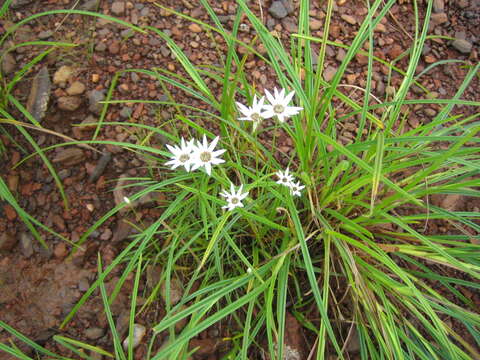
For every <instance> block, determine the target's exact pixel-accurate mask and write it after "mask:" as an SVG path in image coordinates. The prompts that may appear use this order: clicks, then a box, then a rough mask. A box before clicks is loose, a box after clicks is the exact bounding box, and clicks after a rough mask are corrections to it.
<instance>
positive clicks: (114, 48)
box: [108, 40, 120, 55]
mask: <svg viewBox="0 0 480 360" xmlns="http://www.w3.org/2000/svg"><path fill="white" fill-rule="evenodd" d="M108 51H109V52H110V54H112V55H117V54H118V53H119V52H120V42H119V41H116V40H115V41H112V42H111V43H110V45H109V46H108Z"/></svg>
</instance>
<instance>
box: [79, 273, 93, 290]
mask: <svg viewBox="0 0 480 360" xmlns="http://www.w3.org/2000/svg"><path fill="white" fill-rule="evenodd" d="M89 288H90V283H89V282H88V279H87V278H86V277H84V278H81V279H80V281H79V282H78V290H80V291H83V292H85V291H87V290H88V289H89Z"/></svg>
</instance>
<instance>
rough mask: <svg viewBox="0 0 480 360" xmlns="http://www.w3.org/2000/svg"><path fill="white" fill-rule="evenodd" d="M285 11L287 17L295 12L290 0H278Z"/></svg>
mask: <svg viewBox="0 0 480 360" xmlns="http://www.w3.org/2000/svg"><path fill="white" fill-rule="evenodd" d="M280 1H281V2H282V4H283V6H284V7H285V9H286V10H287V13H288V15H293V13H294V12H295V7H294V6H293V3H292V0H280Z"/></svg>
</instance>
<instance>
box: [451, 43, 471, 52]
mask: <svg viewBox="0 0 480 360" xmlns="http://www.w3.org/2000/svg"><path fill="white" fill-rule="evenodd" d="M452 46H453V47H454V48H455V49H457V50H458V51H460V52H461V53H462V54H470V52H471V51H472V44H471V43H470V42H469V41H467V40H464V39H455V40H454V41H453V42H452Z"/></svg>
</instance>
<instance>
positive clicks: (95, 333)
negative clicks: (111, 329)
mask: <svg viewBox="0 0 480 360" xmlns="http://www.w3.org/2000/svg"><path fill="white" fill-rule="evenodd" d="M104 333H105V330H103V329H102V328H99V327H91V328H88V329H86V330H85V337H86V338H87V339H90V340H96V339H99V338H101V337H102V336H103V334H104Z"/></svg>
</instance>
